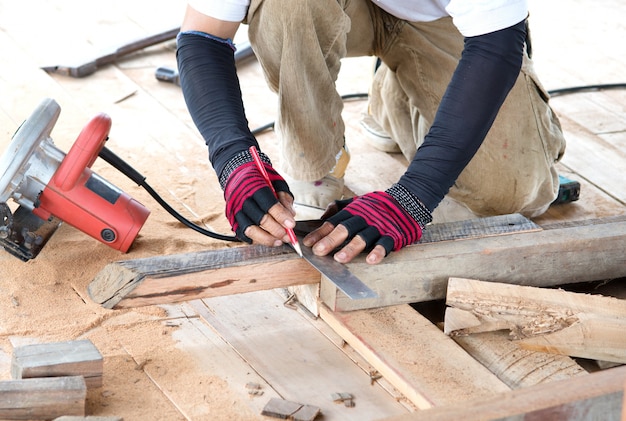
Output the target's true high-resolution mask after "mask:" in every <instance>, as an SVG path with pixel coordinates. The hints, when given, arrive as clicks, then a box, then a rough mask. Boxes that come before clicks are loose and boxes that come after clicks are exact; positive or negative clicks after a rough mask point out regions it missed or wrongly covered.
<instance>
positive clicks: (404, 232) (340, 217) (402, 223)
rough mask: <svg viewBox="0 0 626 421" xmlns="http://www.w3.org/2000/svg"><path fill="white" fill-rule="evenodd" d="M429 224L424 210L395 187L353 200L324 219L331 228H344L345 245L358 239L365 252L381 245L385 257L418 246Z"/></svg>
mask: <svg viewBox="0 0 626 421" xmlns="http://www.w3.org/2000/svg"><path fill="white" fill-rule="evenodd" d="M344 203H345V202H344ZM431 220H432V216H431V215H430V212H429V211H428V209H426V207H425V206H424V205H423V204H422V203H421V202H420V201H419V200H418V199H417V198H416V197H415V196H414V195H412V194H411V193H410V192H409V191H408V190H406V188H404V187H403V186H401V185H399V184H395V185H394V186H393V187H391V188H390V189H388V190H387V191H375V192H372V193H368V194H366V195H363V196H358V197H355V198H354V199H353V200H351V201H349V202H348V204H347V205H345V206H344V207H343V208H342V209H341V210H340V211H339V212H338V213H336V214H335V215H333V216H331V217H330V218H328V221H329V222H330V223H332V224H333V225H335V226H337V225H339V224H341V225H343V226H344V227H346V229H347V230H348V236H349V238H348V241H349V240H350V239H352V238H353V237H354V236H356V235H358V236H360V237H361V238H362V239H363V240H364V241H365V243H366V250H369V249H371V248H373V247H374V246H376V245H381V246H383V247H384V248H385V251H386V252H387V254H389V253H390V252H391V251H397V250H400V249H401V248H402V247H405V246H407V245H410V244H413V243H416V242H418V241H419V240H420V238H421V237H422V230H423V229H424V226H425V225H426V224H428V223H429V222H430V221H431Z"/></svg>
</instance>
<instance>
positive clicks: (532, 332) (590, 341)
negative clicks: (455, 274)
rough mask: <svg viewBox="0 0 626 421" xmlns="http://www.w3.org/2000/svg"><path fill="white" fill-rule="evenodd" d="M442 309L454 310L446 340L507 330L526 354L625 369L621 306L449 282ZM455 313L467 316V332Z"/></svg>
mask: <svg viewBox="0 0 626 421" xmlns="http://www.w3.org/2000/svg"><path fill="white" fill-rule="evenodd" d="M446 303H447V304H448V305H449V306H451V307H453V308H454V309H455V311H453V312H448V311H446V317H445V329H444V331H445V332H446V333H447V334H449V335H464V334H471V333H475V332H488V331H494V330H502V329H507V330H510V331H511V333H512V336H513V338H514V339H516V340H517V342H516V343H517V344H518V345H520V346H522V347H523V348H526V349H531V350H537V351H543V352H553V353H558V354H563V355H570V356H576V357H582V358H588V359H595V360H604V361H613V362H621V363H626V337H625V336H624V334H623V332H624V331H625V330H626V301H624V300H620V299H617V298H613V297H604V296H601V295H590V294H582V293H574V292H568V291H563V290H555V289H546V288H543V289H540V288H535V287H525V286H519V285H507V284H500V283H492V282H482V281H477V280H474V279H460V278H451V279H450V281H449V282H448V294H447V298H446ZM459 313H465V314H464V316H468V317H467V318H466V319H465V321H468V323H465V327H461V326H460V325H461V323H460V322H459V319H458V317H457V316H458V315H459ZM469 318H473V320H468V319H469ZM455 319H456V320H455ZM449 323H450V324H451V325H452V326H453V327H454V329H452V328H451V327H449V326H448V324H449Z"/></svg>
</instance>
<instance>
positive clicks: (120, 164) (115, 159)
mask: <svg viewBox="0 0 626 421" xmlns="http://www.w3.org/2000/svg"><path fill="white" fill-rule="evenodd" d="M623 88H626V83H612V84H601V85H586V86H575V87H571V88H561V89H554V90H551V91H548V94H550V96H552V97H554V96H559V95H568V94H573V93H578V92H591V91H601V90H607V89H623ZM368 96H369V95H368V94H367V93H356V94H347V95H342V96H341V98H342V99H343V100H344V101H348V100H352V99H366V98H368ZM273 128H274V122H273V121H272V122H271V123H267V124H265V125H263V126H261V127H258V128H256V129H254V130H252V134H253V135H255V136H256V135H257V134H259V133H262V132H264V131H266V130H270V129H273ZM99 156H100V158H102V159H104V160H105V161H106V162H108V163H109V164H110V165H111V166H113V167H114V168H115V169H117V170H118V171H120V172H121V173H122V174H124V175H125V176H127V177H128V178H130V179H131V180H132V181H134V182H135V183H137V184H138V185H139V186H141V187H143V188H144V189H145V190H146V191H147V192H148V193H149V194H150V196H152V197H153V198H154V200H156V201H157V203H159V204H160V205H161V206H162V207H163V209H165V210H166V211H167V212H168V213H169V214H170V215H172V216H173V217H174V218H176V219H177V220H178V221H179V222H181V223H182V224H183V225H185V226H187V227H189V228H191V229H193V230H194V231H197V232H199V233H200V234H203V235H206V236H208V237H211V238H214V239H216V240H223V241H235V242H240V241H241V240H240V239H238V238H237V237H235V236H233V235H224V234H219V233H217V232H214V231H210V230H207V229H205V228H202V227H201V226H199V225H197V224H194V223H193V222H191V221H190V220H188V219H187V218H185V217H184V216H182V215H181V214H180V213H178V212H177V211H176V210H175V209H174V208H172V207H171V206H170V205H169V204H168V203H167V202H166V201H165V200H163V198H162V197H161V196H160V195H159V194H158V193H157V192H156V191H155V190H154V189H153V188H152V187H150V185H149V184H148V183H147V182H146V177H144V176H143V175H141V174H140V173H139V172H138V171H137V170H135V169H134V168H133V167H131V166H130V165H129V164H128V163H126V162H125V161H124V160H122V158H120V157H119V156H117V155H115V154H114V153H113V152H112V151H111V150H110V149H108V148H106V147H103V148H102V150H101V151H100V154H99Z"/></svg>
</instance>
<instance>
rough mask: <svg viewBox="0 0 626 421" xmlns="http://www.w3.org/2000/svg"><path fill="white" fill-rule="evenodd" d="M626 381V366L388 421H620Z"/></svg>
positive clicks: (392, 418)
mask: <svg viewBox="0 0 626 421" xmlns="http://www.w3.org/2000/svg"><path fill="white" fill-rule="evenodd" d="M625 379H626V367H618V368H612V369H609V370H605V371H600V372H596V373H592V374H590V375H589V376H582V377H575V378H572V379H567V380H559V381H556V382H552V383H543V384H538V385H536V386H532V387H526V388H522V389H517V390H513V391H510V392H505V393H497V394H494V395H491V396H489V397H486V398H484V399H476V400H472V401H466V402H458V403H454V404H450V405H446V406H442V407H437V408H432V409H428V410H425V411H418V412H414V413H412V414H407V415H400V416H397V417H389V418H386V419H385V421H456V420H463V421H496V420H497V421H519V420H567V421H588V420H602V421H620V420H623V418H622V401H623V399H624V380H625ZM625 415H626V414H625Z"/></svg>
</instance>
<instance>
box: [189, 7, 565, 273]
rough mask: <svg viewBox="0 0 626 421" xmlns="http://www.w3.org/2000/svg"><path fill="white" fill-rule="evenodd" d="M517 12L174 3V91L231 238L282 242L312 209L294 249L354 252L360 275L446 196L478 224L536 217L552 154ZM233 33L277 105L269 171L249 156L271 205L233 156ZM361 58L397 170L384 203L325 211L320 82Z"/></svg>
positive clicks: (324, 98) (325, 105)
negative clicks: (317, 219)
mask: <svg viewBox="0 0 626 421" xmlns="http://www.w3.org/2000/svg"><path fill="white" fill-rule="evenodd" d="M528 14H529V12H528V6H527V3H526V1H524V0H485V1H480V2H478V1H467V0H421V1H411V2H407V1H404V0H311V1H305V0H285V1H281V0H251V1H248V0H189V2H188V5H187V9H186V14H185V17H184V20H183V23H182V26H181V32H180V34H179V35H178V38H177V62H178V67H179V74H180V82H181V86H182V90H183V94H184V98H185V101H186V104H187V107H188V110H189V112H190V114H191V117H192V119H193V121H194V123H195V125H196V126H197V127H198V129H199V131H200V133H201V134H202V136H203V138H204V139H205V141H206V144H207V146H208V151H209V159H210V162H211V163H212V165H213V168H214V169H215V171H216V174H217V176H218V178H219V182H220V184H221V187H222V188H223V190H224V198H225V201H226V216H227V218H228V220H229V222H230V224H231V226H232V229H233V231H234V232H235V233H236V235H237V237H238V238H240V239H241V240H243V241H246V242H249V243H255V244H263V245H268V246H278V245H280V244H282V243H283V242H287V241H288V236H287V235H286V228H293V227H294V226H295V213H294V205H293V203H294V200H295V202H296V203H297V204H303V205H308V206H314V207H318V208H326V207H327V209H328V211H327V212H326V214H325V215H324V216H323V219H324V220H325V223H324V224H323V225H322V226H321V227H320V228H318V229H317V230H316V231H314V232H312V233H310V234H309V235H307V236H306V237H305V238H304V239H303V244H304V245H305V246H309V247H312V249H313V252H314V253H315V254H317V255H328V254H331V253H332V255H333V256H334V258H335V260H337V261H339V262H343V263H345V262H349V261H351V260H352V259H353V258H354V257H355V256H357V255H358V254H360V253H362V252H364V251H365V252H366V261H367V262H368V263H371V264H376V263H379V262H381V261H382V260H383V258H384V257H385V256H387V255H388V254H389V253H390V252H391V251H397V250H399V249H401V248H402V247H404V246H407V245H410V244H413V243H416V242H418V241H419V239H420V237H421V235H422V232H423V230H424V229H426V227H427V225H428V224H429V223H430V222H431V221H432V212H433V210H434V209H435V208H436V207H437V206H438V204H439V203H440V202H441V200H442V199H443V198H444V196H446V195H449V196H450V197H451V198H452V199H453V200H456V201H458V202H460V203H462V204H464V205H465V206H467V207H468V208H469V209H470V210H471V211H473V212H474V213H475V214H476V215H478V216H486V215H495V214H507V213H514V212H520V213H522V214H524V215H527V216H529V217H532V216H536V215H539V214H541V213H542V212H544V211H545V210H546V209H547V208H548V206H549V205H550V203H552V201H553V200H554V199H555V197H556V195H557V191H558V175H557V172H556V170H555V164H556V163H557V162H558V161H559V160H560V158H561V156H562V154H563V152H564V148H565V140H564V139H563V135H562V131H561V127H560V124H559V121H558V119H557V117H556V116H555V114H554V113H553V112H552V110H551V108H550V107H549V105H548V95H547V94H546V92H545V90H544V89H543V88H542V86H541V84H540V83H539V81H538V80H537V76H536V74H535V72H534V70H533V66H532V62H531V60H530V58H529V56H528V49H529V48H528V47H529V42H528V40H529V37H528V32H527V17H528ZM242 23H243V24H247V25H248V38H249V41H250V44H251V45H252V48H253V50H254V53H255V55H256V56H257V58H258V60H259V62H260V64H261V67H262V69H263V71H264V74H265V79H266V81H267V83H268V84H269V87H270V88H271V89H272V90H274V91H275V92H276V93H277V99H278V104H277V109H278V116H277V120H276V126H275V129H276V132H277V135H278V137H279V141H280V143H279V145H280V153H281V155H280V162H281V167H280V173H279V171H277V170H276V169H275V168H274V167H273V165H272V162H271V160H270V158H269V157H268V156H267V155H265V154H263V153H261V157H262V160H263V162H264V165H265V168H266V170H267V172H268V174H269V177H270V179H271V180H272V184H273V187H274V189H275V191H276V192H277V194H276V195H275V194H274V193H273V192H272V191H271V190H270V189H269V188H268V187H267V184H266V182H265V179H264V178H263V177H262V175H261V173H260V171H259V169H258V168H257V167H256V166H255V164H254V162H253V159H252V156H251V154H250V150H249V149H250V147H251V146H255V147H258V143H257V141H256V139H255V137H254V136H253V135H252V134H251V132H250V130H249V127H248V122H247V119H246V116H245V111H244V106H243V101H242V97H241V91H240V85H239V80H238V78H237V74H236V68H235V62H234V51H235V50H236V45H235V44H234V43H233V41H232V40H233V38H234V37H235V34H236V32H237V30H238V28H239V27H240V25H241V24H242ZM367 55H369V56H373V57H379V58H380V60H381V62H382V65H381V66H380V68H378V70H377V71H376V73H375V75H374V77H373V83H372V87H371V91H370V100H369V101H370V103H369V108H370V113H371V117H372V119H373V120H374V121H375V122H376V124H378V125H380V126H381V128H382V130H383V131H384V132H385V133H388V134H389V137H390V138H391V139H393V140H394V141H395V142H397V143H398V145H399V148H400V150H402V152H403V153H404V154H405V156H406V157H407V158H408V159H409V164H408V167H407V169H406V172H405V173H404V174H403V175H402V176H401V177H400V179H399V180H398V181H397V182H396V183H394V184H393V185H391V186H389V187H388V188H387V189H386V190H384V191H374V192H370V193H367V194H364V195H362V196H357V197H354V198H348V199H343V200H339V199H342V194H343V187H344V185H343V175H344V173H345V168H346V165H347V163H348V161H349V158H350V154H349V150H348V148H347V147H346V143H345V138H344V127H345V126H344V122H343V121H342V117H341V112H342V107H343V103H342V98H341V96H340V95H339V94H338V93H337V91H336V87H335V81H336V79H337V77H338V73H339V70H340V66H341V59H342V58H344V57H353V56H367ZM356 141H358V140H356ZM372 177H376V174H372ZM276 196H277V197H278V199H277V198H276ZM342 244H343V246H342Z"/></svg>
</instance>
